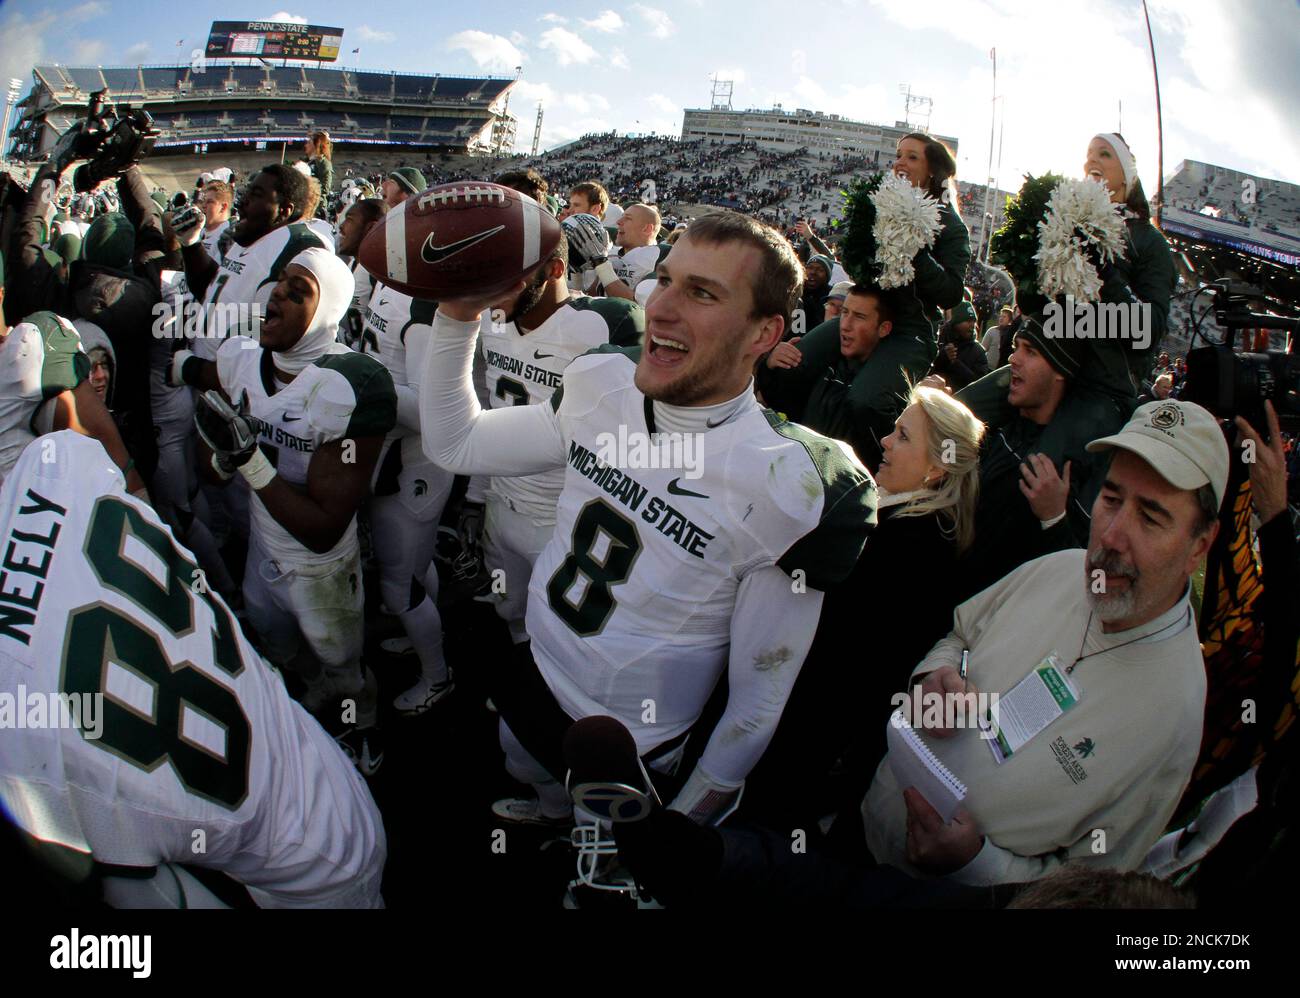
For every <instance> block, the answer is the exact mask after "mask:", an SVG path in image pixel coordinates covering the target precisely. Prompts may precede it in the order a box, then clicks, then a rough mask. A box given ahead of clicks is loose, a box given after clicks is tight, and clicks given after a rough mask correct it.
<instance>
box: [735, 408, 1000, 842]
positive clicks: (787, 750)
mask: <svg viewBox="0 0 1300 998" xmlns="http://www.w3.org/2000/svg"><path fill="white" fill-rule="evenodd" d="M983 436H984V424H982V423H981V422H980V421H979V420H978V419H976V418H975V416H974V414H972V413H971V411H970V410H969V409H967V408H966V406H964V405H962V403H960V402H958V401H957V400H956V399H954V398H952V397H951V396H950V395H947V394H945V393H944V392H943V391H940V390H938V389H935V388H927V387H921V386H916V387H914V388H912V389H911V391H910V392H909V395H908V399H907V407H906V408H905V409H904V410H903V413H902V414H901V415H900V416H899V417H898V419H897V420H896V421H895V423H894V431H893V432H892V433H891V434H889V436H887V437H885V439H884V440H883V441H882V442H881V449H882V451H883V457H882V460H881V463H880V470H879V472H878V473H877V475H876V484H877V485H878V486H879V489H880V496H879V501H878V503H877V525H876V528H875V530H874V531H873V532H872V533H871V535H870V537H869V538H868V540H867V546H866V548H865V550H864V551H863V552H862V557H861V558H859V559H858V563H857V565H856V567H855V568H854V570H853V573H852V574H851V575H850V576H849V578H848V579H847V580H845V582H844V584H843V585H842V586H840V587H839V588H837V589H835V590H833V591H831V592H828V593H827V594H826V598H825V602H824V603H823V607H822V617H821V624H820V626H819V627H818V630H817V637H816V638H815V640H814V642H813V646H812V649H811V651H810V652H809V653H808V658H807V660H806V661H805V663H804V667H803V670H802V672H800V674H799V680H798V682H797V683H796V684H795V687H794V692H793V693H792V695H791V697H790V700H789V702H788V703H787V705H786V709H785V713H784V714H783V715H782V719H781V724H780V727H779V728H778V729H777V732H776V735H775V737H774V738H773V740H772V744H771V746H770V747H769V748H768V751H767V753H766V754H765V755H764V757H763V760H762V761H761V762H760V763H759V767H758V768H756V769H755V770H754V773H753V774H751V776H750V779H749V780H748V781H747V783H746V791H745V794H746V798H745V803H744V804H743V805H742V807H743V809H744V811H745V813H746V815H747V816H749V817H750V818H751V819H753V820H755V821H761V822H763V823H769V824H770V823H771V822H777V824H770V827H774V828H776V827H782V828H784V827H790V828H806V827H809V826H808V825H806V824H804V825H800V824H795V825H785V824H780V822H785V821H804V820H807V819H808V816H809V815H811V816H812V820H813V821H814V823H815V821H816V819H817V818H819V817H821V816H822V815H824V814H827V813H828V812H829V811H830V810H831V809H833V805H834V804H835V803H837V801H836V800H834V799H833V798H832V794H831V791H830V789H829V785H828V783H827V782H826V781H825V780H824V779H823V778H824V777H825V775H826V774H827V772H828V771H829V769H830V767H831V766H832V764H834V762H835V761H836V759H839V758H841V757H843V758H844V759H845V762H846V763H847V764H848V765H849V768H850V770H851V771H852V777H851V779H852V780H853V781H854V783H855V786H856V782H857V781H858V780H861V781H862V784H861V788H860V791H859V790H855V791H854V792H856V793H857V799H858V801H859V802H860V801H861V799H862V796H863V794H864V793H865V792H866V786H867V783H869V782H870V779H871V774H872V772H874V769H875V764H876V763H878V762H879V760H880V759H881V758H882V757H883V755H884V749H885V735H884V732H885V724H886V723H887V721H888V718H889V714H890V712H891V710H892V704H891V697H892V696H893V695H894V694H895V693H898V692H901V691H902V690H903V689H904V688H905V687H906V686H907V681H908V677H909V676H910V675H911V672H912V669H913V668H914V667H915V666H916V664H917V663H918V662H920V661H921V659H922V658H924V657H925V653H926V652H928V651H929V650H930V649H931V648H932V647H933V646H934V644H935V642H936V641H938V640H939V639H940V638H942V637H944V636H945V635H946V634H947V633H948V632H949V631H950V630H952V613H953V608H954V607H955V606H956V604H957V599H956V589H957V587H956V584H955V583H956V577H955V573H956V569H955V568H954V564H955V562H956V560H957V557H958V555H960V554H961V553H962V552H963V551H965V550H966V549H967V548H968V547H969V546H970V544H971V541H972V540H973V538H974V533H975V526H974V525H975V505H976V502H977V501H978V499H979V454H980V443H981V441H982V440H983ZM796 567H797V566H796ZM849 817H852V815H849ZM858 838H859V839H860V838H861V836H860V835H859V836H858Z"/></svg>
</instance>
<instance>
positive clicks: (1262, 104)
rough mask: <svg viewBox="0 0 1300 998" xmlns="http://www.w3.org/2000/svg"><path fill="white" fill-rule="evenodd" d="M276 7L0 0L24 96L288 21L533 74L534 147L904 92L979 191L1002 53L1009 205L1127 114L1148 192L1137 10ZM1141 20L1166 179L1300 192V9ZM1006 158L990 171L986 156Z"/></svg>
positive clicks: (366, 59)
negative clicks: (540, 119)
mask: <svg viewBox="0 0 1300 998" xmlns="http://www.w3.org/2000/svg"><path fill="white" fill-rule="evenodd" d="M282 2H283V0H281V3H270V4H261V3H260V2H258V0H253V2H250V3H247V4H244V5H237V6H235V7H232V6H231V5H230V4H229V3H222V4H213V5H203V4H197V5H187V6H182V5H180V4H175V3H159V2H155V0H133V2H127V0H79V2H73V0H54V2H45V3H38V2H34V0H4V2H3V3H0V77H3V78H6V79H7V78H8V77H11V76H18V77H21V78H22V79H23V80H24V83H27V82H28V81H29V80H30V74H31V67H32V65H33V64H34V63H35V62H37V61H42V62H45V61H48V62H62V63H65V64H99V65H114V64H122V63H127V62H130V63H136V62H141V61H142V62H145V63H147V64H148V63H154V64H161V63H168V62H175V61H176V60H177V59H178V58H180V57H184V59H185V61H188V59H189V52H190V50H191V49H192V48H195V47H200V48H201V47H202V45H203V42H204V41H205V40H206V37H207V31H208V27H209V25H210V24H211V22H212V21H213V20H214V19H216V18H218V17H220V18H223V19H233V18H239V19H271V18H272V17H274V16H276V15H283V14H287V15H291V16H292V17H293V18H294V19H298V20H306V21H308V22H310V23H314V24H325V25H336V26H341V27H343V28H344V29H345V30H344V46H343V50H344V54H343V56H342V58H341V59H340V64H342V65H348V66H352V65H356V66H360V67H362V68H367V69H380V68H383V69H397V70H405V71H412V72H421V71H423V72H441V73H457V72H460V73H477V74H487V73H494V74H504V75H511V76H512V75H514V67H515V66H522V67H523V76H522V79H521V82H520V84H519V85H518V87H517V89H516V91H515V96H514V97H513V98H512V102H511V111H512V112H513V113H515V114H516V116H517V117H518V118H519V119H520V123H519V143H518V147H522V148H524V149H526V147H527V145H528V144H529V143H530V141H531V137H532V130H533V120H534V116H535V114H536V108H537V102H538V100H542V101H544V102H545V106H546V114H545V122H544V125H543V133H542V134H543V143H542V145H543V148H546V147H549V146H553V145H555V144H558V143H561V142H564V141H567V140H569V139H571V138H574V137H576V136H577V135H580V134H582V133H583V132H586V131H591V130H605V129H608V128H616V129H618V130H620V131H629V132H644V131H659V132H676V131H678V130H679V129H680V126H681V116H682V115H681V112H682V109H683V108H684V107H700V106H706V105H707V102H708V100H709V93H710V77H711V76H712V75H713V74H714V73H718V74H720V75H721V76H722V77H723V78H726V79H731V80H733V81H734V84H735V95H734V97H733V105H734V106H735V107H738V108H744V107H770V106H771V105H773V104H774V103H777V102H779V103H781V104H783V105H784V106H785V107H787V108H791V107H806V108H811V109H814V110H822V111H826V112H829V113H839V114H844V115H848V116H851V117H854V118H859V119H863V120H868V121H879V122H884V123H892V122H893V121H894V120H895V119H897V118H900V117H902V114H903V97H902V95H901V94H900V92H899V88H900V85H902V84H910V85H911V87H912V91H913V93H916V94H920V95H924V96H927V97H930V98H931V99H932V100H933V102H934V103H933V108H932V114H931V119H930V125H931V129H932V130H933V131H936V132H939V133H942V134H950V135H956V136H957V137H958V139H959V140H960V142H961V146H960V151H959V156H958V166H959V171H960V172H959V176H960V177H962V178H963V179H967V180H972V181H977V182H978V181H980V180H982V179H983V177H984V176H985V171H986V169H987V166H988V156H989V123H990V102H991V97H992V79H991V72H990V71H991V68H992V63H991V60H990V58H989V50H990V49H991V48H994V47H996V48H997V54H998V89H999V92H1000V93H1001V94H1002V95H1003V100H1002V101H1001V102H1000V104H1001V110H1002V119H1003V128H1002V141H1001V159H1002V168H1001V173H1000V179H1001V183H1002V186H1003V187H1007V188H1012V189H1014V188H1015V187H1016V186H1017V185H1018V178H1019V176H1020V174H1022V173H1024V172H1025V171H1033V172H1036V173H1040V172H1043V171H1046V170H1055V171H1057V172H1063V173H1067V174H1070V175H1078V173H1079V172H1080V171H1081V168H1082V161H1083V153H1084V150H1085V149H1086V147H1087V144H1088V140H1089V138H1090V137H1091V136H1092V134H1093V133H1094V132H1097V131H1101V130H1114V129H1115V128H1116V127H1117V125H1118V124H1119V123H1120V120H1121V119H1120V116H1121V114H1122V126H1123V132H1124V134H1125V137H1126V138H1127V139H1128V140H1129V142H1130V144H1131V145H1132V147H1133V150H1134V153H1135V155H1136V157H1137V160H1138V166H1139V170H1140V172H1141V174H1142V177H1143V182H1144V184H1145V185H1146V187H1147V189H1148V191H1152V190H1154V188H1155V182H1156V139H1155V134H1156V128H1155V106H1154V99H1153V96H1152V81H1151V69H1150V63H1149V61H1148V55H1147V39H1146V30H1145V26H1144V23H1143V20H1142V8H1141V3H1140V2H1137V0H1053V2H1050V3H1048V2H1043V0H922V2H915V3H899V2H897V0H800V2H798V3H791V2H789V0H744V2H740V0H708V2H704V0H649V2H648V3H633V4H621V3H616V2H610V0H596V2H595V3H594V4H590V5H588V4H575V3H567V2H554V3H552V2H550V0H542V2H541V5H537V4H528V5H522V6H521V5H518V4H515V3H504V2H500V0H479V2H476V3H471V4H465V5H463V6H462V5H456V6H455V7H452V6H451V5H448V4H444V3H438V4H415V3H410V2H390V0H367V2H365V3H358V2H356V0H352V2H349V3H342V2H336V0H312V2H311V3H309V4H300V3H297V2H296V0H289V3H288V5H287V6H284V5H282ZM1149 4H1150V8H1151V15H1152V23H1153V28H1154V32H1155V41H1156V49H1157V53H1158V55H1159V57H1160V71H1161V81H1160V82H1161V88H1162V96H1163V103H1164V128H1165V156H1164V160H1165V171H1166V174H1168V173H1169V172H1171V171H1172V169H1173V167H1174V166H1175V165H1176V163H1177V162H1178V161H1179V160H1181V159H1184V158H1190V159H1199V160H1207V161H1210V162H1215V163H1220V164H1223V165H1226V166H1231V167H1234V168H1237V169H1242V170H1247V171H1250V172H1254V173H1258V174H1262V175H1265V176H1271V177H1278V178H1281V179H1285V180H1290V181H1292V182H1297V183H1300V129H1298V128H1297V127H1296V118H1297V112H1296V110H1295V108H1296V107H1298V106H1300V66H1298V63H1297V60H1296V58H1295V55H1296V49H1297V46H1296V39H1297V38H1300V6H1298V5H1297V3H1296V2H1295V0H1245V2H1229V0H1224V2H1211V0H1149ZM181 39H184V45H183V46H181V47H178V46H177V42H178V41H179V40H181ZM357 47H360V49H361V51H360V54H358V55H352V54H351V50H352V49H353V48H357ZM995 147H996V142H995ZM994 158H995V169H996V159H997V149H996V148H995V150H994Z"/></svg>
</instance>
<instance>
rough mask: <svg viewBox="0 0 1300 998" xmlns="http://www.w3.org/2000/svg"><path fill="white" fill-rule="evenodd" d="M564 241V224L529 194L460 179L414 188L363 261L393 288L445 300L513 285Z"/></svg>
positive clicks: (366, 244)
mask: <svg viewBox="0 0 1300 998" xmlns="http://www.w3.org/2000/svg"><path fill="white" fill-rule="evenodd" d="M559 241H560V223H559V222H558V221H556V220H555V217H554V216H553V215H551V213H550V212H549V211H547V210H546V209H545V208H543V207H542V206H541V205H539V204H538V203H537V202H536V201H534V200H533V199H532V198H530V197H529V196H528V195H527V194H521V193H520V192H519V191H516V190H512V189H511V188H509V187H502V186H501V185H500V184H490V183H487V182H486V181H473V180H467V181H460V182H458V183H454V184H441V185H439V186H437V187H430V188H429V189H428V190H427V191H424V192H423V193H421V194H413V195H411V196H410V197H409V198H407V199H406V200H405V201H403V202H402V203H401V204H400V205H398V206H397V207H396V208H394V209H393V210H392V211H390V212H389V213H388V214H387V215H385V216H384V218H383V220H382V221H381V222H380V223H379V224H378V225H376V226H375V227H374V228H372V229H371V230H370V232H368V233H367V234H366V237H365V239H363V240H362V241H361V246H360V248H359V249H358V250H357V259H358V260H359V261H360V263H361V266H363V267H364V268H365V269H366V270H368V271H369V272H370V273H371V274H372V275H373V276H374V277H376V278H378V279H379V280H381V281H383V282H384V283H385V284H387V285H388V286H389V287H390V288H393V289H395V290H397V291H401V292H402V293H404V294H408V295H411V296H412V297H415V298H425V299H429V300H432V301H441V300H443V299H446V298H460V297H465V296H468V295H475V296H478V295H482V296H484V297H491V296H492V295H494V294H501V293H505V292H508V291H510V290H511V289H512V288H513V287H514V286H515V285H516V284H518V283H519V281H520V280H521V279H522V278H523V277H524V276H525V275H526V274H528V273H529V272H530V271H532V270H534V269H535V268H536V267H537V265H538V264H539V263H541V262H542V261H543V260H545V259H546V258H547V257H548V256H550V255H551V253H552V252H554V250H555V247H556V245H558V243H559Z"/></svg>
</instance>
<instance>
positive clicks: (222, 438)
mask: <svg viewBox="0 0 1300 998" xmlns="http://www.w3.org/2000/svg"><path fill="white" fill-rule="evenodd" d="M194 425H195V427H196V428H197V429H198V431H199V436H200V437H202V438H203V442H204V443H205V444H207V445H208V448H209V449H210V450H211V451H212V454H213V456H214V457H215V458H216V459H217V463H218V464H219V465H220V466H221V470H222V471H225V472H228V473H233V472H234V470H235V469H236V468H238V467H240V466H242V465H244V464H247V463H248V460H249V459H250V458H251V457H252V456H253V452H254V451H256V450H257V430H256V429H255V428H254V426H253V423H252V420H251V418H250V416H249V412H248V392H244V393H243V394H241V395H240V396H239V406H238V408H234V409H232V408H231V407H230V403H228V402H227V401H226V400H225V399H224V398H222V396H221V393H220V392H218V391H215V390H209V391H206V392H204V393H203V394H202V395H200V396H199V404H198V405H197V406H196V407H195V409H194Z"/></svg>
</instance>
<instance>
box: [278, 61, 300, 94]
mask: <svg viewBox="0 0 1300 998" xmlns="http://www.w3.org/2000/svg"><path fill="white" fill-rule="evenodd" d="M271 82H272V83H274V84H275V87H276V89H277V90H278V91H280V93H282V94H286V93H287V94H300V93H302V85H303V75H302V69H301V68H299V67H297V66H292V67H291V66H275V67H273V68H272V69H271Z"/></svg>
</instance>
